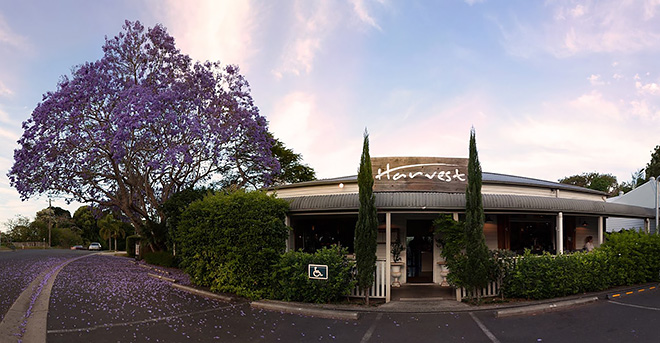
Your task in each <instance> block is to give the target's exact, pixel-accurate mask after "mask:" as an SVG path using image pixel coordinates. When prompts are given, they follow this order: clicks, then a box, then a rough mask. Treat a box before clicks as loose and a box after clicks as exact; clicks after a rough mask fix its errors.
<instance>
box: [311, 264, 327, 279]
mask: <svg viewBox="0 0 660 343" xmlns="http://www.w3.org/2000/svg"><path fill="white" fill-rule="evenodd" d="M307 274H308V275H309V278H310V279H313V280H327V279H328V266H326V265H323V264H309V265H307Z"/></svg>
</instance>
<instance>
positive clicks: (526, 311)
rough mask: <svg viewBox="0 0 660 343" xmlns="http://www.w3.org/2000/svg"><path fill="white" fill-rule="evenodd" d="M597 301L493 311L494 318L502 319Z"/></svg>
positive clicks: (578, 301)
mask: <svg viewBox="0 0 660 343" xmlns="http://www.w3.org/2000/svg"><path fill="white" fill-rule="evenodd" d="M597 300H598V297H588V298H580V299H573V300H566V301H559V302H553V303H549V304H541V305H531V306H523V307H515V308H509V309H504V310H499V311H495V317H496V318H502V317H509V316H516V315H521V314H531V313H542V312H550V311H554V310H557V309H560V308H565V307H570V306H577V305H583V304H588V303H591V302H594V301H597Z"/></svg>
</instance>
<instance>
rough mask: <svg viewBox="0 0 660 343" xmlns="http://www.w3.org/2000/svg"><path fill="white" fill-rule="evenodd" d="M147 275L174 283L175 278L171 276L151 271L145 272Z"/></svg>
mask: <svg viewBox="0 0 660 343" xmlns="http://www.w3.org/2000/svg"><path fill="white" fill-rule="evenodd" d="M147 275H149V276H151V277H152V278H154V279H159V280H165V281H169V282H171V283H176V280H175V279H172V278H170V277H167V276H162V275H156V274H153V273H147Z"/></svg>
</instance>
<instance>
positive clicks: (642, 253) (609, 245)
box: [601, 230, 660, 286]
mask: <svg viewBox="0 0 660 343" xmlns="http://www.w3.org/2000/svg"><path fill="white" fill-rule="evenodd" d="M601 249H603V250H605V251H607V252H608V254H609V255H610V259H611V265H610V271H609V273H610V274H611V277H612V283H613V284H614V285H615V286H622V285H633V284H638V283H644V282H651V281H660V279H659V277H660V275H659V273H660V236H656V235H647V234H645V233H641V232H637V231H634V230H629V231H621V232H617V233H611V234H608V235H607V241H606V242H605V244H603V246H602V247H601Z"/></svg>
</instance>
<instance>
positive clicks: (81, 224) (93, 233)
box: [73, 206, 101, 243]
mask: <svg viewBox="0 0 660 343" xmlns="http://www.w3.org/2000/svg"><path fill="white" fill-rule="evenodd" d="M97 211H99V213H100V210H98V209H97ZM73 222H74V223H75V225H76V226H77V227H78V228H79V229H80V231H81V232H80V235H81V236H82V238H83V240H84V241H85V242H86V243H88V242H97V241H98V240H99V239H100V238H101V237H100V236H99V227H98V225H97V217H96V216H95V215H94V209H93V207H91V206H80V207H78V209H77V210H76V212H74V213H73Z"/></svg>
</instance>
